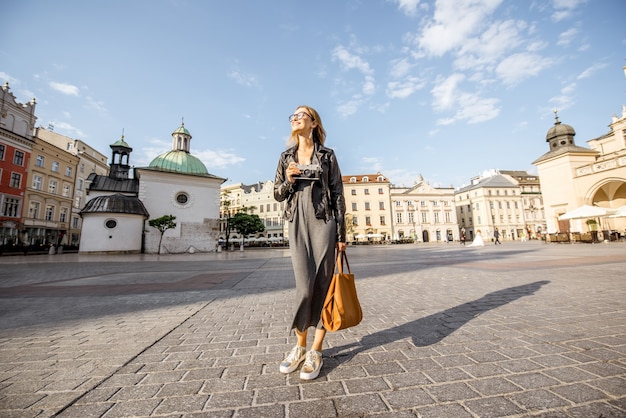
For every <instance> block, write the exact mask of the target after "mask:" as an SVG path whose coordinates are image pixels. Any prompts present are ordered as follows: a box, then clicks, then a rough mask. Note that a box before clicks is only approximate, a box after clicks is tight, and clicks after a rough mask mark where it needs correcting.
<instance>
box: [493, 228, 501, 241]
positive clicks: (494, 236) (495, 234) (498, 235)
mask: <svg viewBox="0 0 626 418" xmlns="http://www.w3.org/2000/svg"><path fill="white" fill-rule="evenodd" d="M493 238H494V239H495V244H494V245H498V244H502V243H501V242H500V232H499V231H498V228H496V230H495V231H493Z"/></svg>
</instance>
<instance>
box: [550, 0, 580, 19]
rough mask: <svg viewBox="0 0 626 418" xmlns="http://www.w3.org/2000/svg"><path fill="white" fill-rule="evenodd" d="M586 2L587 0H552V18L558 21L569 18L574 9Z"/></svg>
mask: <svg viewBox="0 0 626 418" xmlns="http://www.w3.org/2000/svg"><path fill="white" fill-rule="evenodd" d="M586 2H587V0H553V1H552V7H554V13H553V14H552V20H553V21H555V22H560V21H561V20H564V19H567V18H569V17H570V16H572V15H573V12H574V9H576V8H577V7H578V6H580V5H581V4H584V3H586Z"/></svg>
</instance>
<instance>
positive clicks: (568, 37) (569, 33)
mask: <svg viewBox="0 0 626 418" xmlns="http://www.w3.org/2000/svg"><path fill="white" fill-rule="evenodd" d="M577 34H578V29H576V28H570V29H568V30H566V31H565V32H561V33H560V34H559V40H558V41H557V42H556V44H557V45H558V46H567V45H569V44H571V43H572V40H573V39H574V37H576V35H577Z"/></svg>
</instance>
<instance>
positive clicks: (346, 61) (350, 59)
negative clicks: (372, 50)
mask: <svg viewBox="0 0 626 418" xmlns="http://www.w3.org/2000/svg"><path fill="white" fill-rule="evenodd" d="M332 57H333V61H335V60H338V61H339V62H340V63H341V65H342V66H343V69H344V70H346V71H348V70H352V69H356V70H359V71H360V72H361V73H363V74H365V75H372V74H374V71H373V70H372V69H371V68H370V65H369V64H368V63H367V61H365V60H363V59H362V58H361V57H359V56H358V55H354V54H352V53H350V51H348V50H347V49H346V48H345V47H343V46H338V47H336V48H335V49H334V50H333V53H332Z"/></svg>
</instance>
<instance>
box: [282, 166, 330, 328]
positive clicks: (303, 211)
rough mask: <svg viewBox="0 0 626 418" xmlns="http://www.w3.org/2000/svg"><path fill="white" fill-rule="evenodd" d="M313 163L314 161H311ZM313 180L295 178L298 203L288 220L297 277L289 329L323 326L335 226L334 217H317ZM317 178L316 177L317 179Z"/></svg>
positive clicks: (290, 247)
mask: <svg viewBox="0 0 626 418" xmlns="http://www.w3.org/2000/svg"><path fill="white" fill-rule="evenodd" d="M314 163H316V161H314ZM313 181H316V180H298V181H297V182H296V184H295V185H294V189H295V193H297V194H298V196H297V199H298V200H297V206H296V209H295V216H294V218H293V221H292V222H289V250H290V253H291V261H292V263H293V271H294V274H295V277H296V307H295V315H294V319H293V323H292V325H291V329H293V328H297V329H298V330H299V331H305V330H307V329H308V328H309V327H311V326H315V327H316V328H323V326H322V321H321V314H322V308H323V305H324V299H325V298H326V293H327V292H328V288H329V286H330V281H331V279H332V275H333V268H334V262H335V244H336V240H337V225H336V222H335V219H334V218H331V219H329V220H328V221H326V220H324V219H317V218H316V217H315V210H314V208H313V199H312V196H311V191H312V189H313V187H312V183H313ZM317 181H319V180H317Z"/></svg>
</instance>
